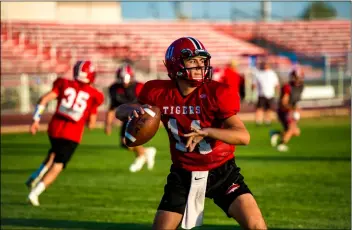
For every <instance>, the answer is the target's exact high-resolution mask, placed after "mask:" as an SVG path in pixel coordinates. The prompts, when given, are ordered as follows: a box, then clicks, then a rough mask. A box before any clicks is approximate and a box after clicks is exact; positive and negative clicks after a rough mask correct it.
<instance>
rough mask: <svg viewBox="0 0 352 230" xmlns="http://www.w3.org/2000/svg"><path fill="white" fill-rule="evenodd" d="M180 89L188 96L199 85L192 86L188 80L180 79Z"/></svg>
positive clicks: (178, 82)
mask: <svg viewBox="0 0 352 230" xmlns="http://www.w3.org/2000/svg"><path fill="white" fill-rule="evenodd" d="M177 84H178V89H179V90H180V93H181V94H182V95H183V96H187V95H189V94H190V93H192V92H193V91H194V90H195V89H196V88H197V87H191V86H190V85H189V84H188V83H187V82H186V81H184V80H178V81H177Z"/></svg>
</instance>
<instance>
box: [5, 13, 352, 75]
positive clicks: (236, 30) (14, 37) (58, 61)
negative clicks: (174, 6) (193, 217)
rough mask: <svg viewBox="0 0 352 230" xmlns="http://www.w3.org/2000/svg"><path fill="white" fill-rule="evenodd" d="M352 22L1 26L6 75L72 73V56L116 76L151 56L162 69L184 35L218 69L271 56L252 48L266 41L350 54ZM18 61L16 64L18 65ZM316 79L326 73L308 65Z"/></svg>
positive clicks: (304, 50) (281, 60) (282, 62)
mask: <svg viewBox="0 0 352 230" xmlns="http://www.w3.org/2000/svg"><path fill="white" fill-rule="evenodd" d="M350 25H351V23H350V22H349V21H347V20H333V21H293V22H287V21H281V22H259V23H255V22H240V23H237V22H236V23H215V24H214V23H209V22H194V21H193V22H188V21H187V22H160V21H159V22H125V23H121V24H115V25H89V24H83V25H82V24H60V23H44V22H40V23H38V22H6V21H5V22H2V24H1V28H2V30H1V42H2V57H1V61H2V65H1V72H2V73H21V72H29V73H31V72H33V73H38V72H56V73H63V74H64V73H67V72H69V71H70V69H71V63H72V60H71V58H74V59H82V58H89V59H93V60H99V65H98V71H99V72H107V73H111V72H114V71H115V68H116V66H115V65H114V64H113V62H112V61H111V60H114V59H124V58H128V59H130V60H132V61H136V60H138V62H139V64H140V67H141V68H145V69H146V70H148V68H149V62H148V59H149V58H151V57H152V58H154V59H156V60H160V61H159V62H158V64H157V69H158V70H160V69H162V70H163V69H164V68H163V63H162V60H163V56H164V52H165V49H166V47H167V46H168V45H169V44H170V42H172V41H173V40H174V39H176V38H178V37H180V36H194V37H197V38H199V39H200V40H202V41H203V42H204V43H205V44H206V45H207V48H208V50H209V52H210V53H212V54H213V59H212V63H213V65H215V66H221V65H224V64H226V63H225V62H228V60H230V59H231V58H233V57H236V58H237V60H238V63H239V64H240V65H241V64H248V56H249V55H267V54H268V53H269V52H268V50H266V49H265V47H260V46H258V45H255V44H253V41H254V40H255V39H265V40H267V41H270V42H272V43H274V44H277V45H278V46H282V47H285V48H287V49H290V50H292V51H293V52H296V53H298V54H304V55H306V56H312V57H313V56H319V55H322V54H334V53H347V51H348V49H349V48H350V46H351V43H350V39H349V34H350V31H351V29H350ZM270 58H271V60H272V61H273V62H274V63H276V65H277V66H279V67H280V66H282V67H283V68H287V67H289V66H291V65H292V63H291V61H290V60H289V59H288V58H287V57H282V56H276V55H271V56H270ZM14 60H16V64H14ZM331 61H332V62H331V63H332V64H334V63H345V62H347V59H346V57H344V56H339V57H332V59H331ZM303 68H304V69H305V71H306V72H307V73H310V75H311V76H313V77H314V76H322V72H321V71H319V70H318V71H317V70H315V69H313V68H312V67H311V66H309V65H308V66H303Z"/></svg>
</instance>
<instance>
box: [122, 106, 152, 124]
mask: <svg viewBox="0 0 352 230" xmlns="http://www.w3.org/2000/svg"><path fill="white" fill-rule="evenodd" d="M145 108H149V109H151V108H152V106H150V105H147V104H145V105H142V106H140V107H138V108H136V109H135V110H133V111H132V113H131V115H129V116H128V120H132V118H134V117H139V114H144V113H145V112H144V109H145Z"/></svg>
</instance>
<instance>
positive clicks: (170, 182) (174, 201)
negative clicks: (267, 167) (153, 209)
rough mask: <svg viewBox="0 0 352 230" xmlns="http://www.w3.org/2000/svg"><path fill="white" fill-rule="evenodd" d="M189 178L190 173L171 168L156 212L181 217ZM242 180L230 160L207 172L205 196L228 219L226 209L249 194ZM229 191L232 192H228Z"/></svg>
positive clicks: (238, 170) (189, 182)
mask: <svg viewBox="0 0 352 230" xmlns="http://www.w3.org/2000/svg"><path fill="white" fill-rule="evenodd" d="M191 177H192V173H191V172H189V171H186V170H184V169H181V168H175V167H173V166H171V169H170V174H169V175H168V177H167V184H166V185H165V187H164V195H163V197H162V199H161V201H160V204H159V207H158V210H164V211H170V212H177V213H180V214H182V215H183V214H184V211H185V208H186V203H187V199H188V193H189V189H190V186H191ZM243 179H244V177H243V176H242V175H241V174H240V168H239V167H237V165H236V163H235V160H234V159H231V160H229V161H227V162H226V163H225V164H223V165H222V166H220V167H218V168H216V169H212V170H210V171H209V175H208V182H207V189H206V194H205V196H206V197H208V198H210V199H213V201H214V203H215V204H216V205H218V206H219V207H220V208H221V209H222V210H223V211H224V212H225V213H226V214H227V216H228V217H230V216H229V214H228V209H229V207H230V205H231V204H232V202H233V201H234V200H235V199H236V198H237V197H238V196H240V195H242V194H245V193H251V191H250V190H249V188H248V187H247V185H246V184H245V183H244V180H243ZM238 186H239V187H238ZM231 188H233V189H231ZM231 190H234V191H232V192H230V191H231ZM251 194H252V193H251Z"/></svg>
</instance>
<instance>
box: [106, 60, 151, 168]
mask: <svg viewBox="0 0 352 230" xmlns="http://www.w3.org/2000/svg"><path fill="white" fill-rule="evenodd" d="M142 87H143V84H142V83H140V82H137V81H135V76H134V70H133V68H132V66H131V65H129V64H124V65H122V66H121V67H120V68H118V69H117V71H116V82H115V83H113V84H112V85H111V86H110V87H109V98H110V106H109V109H108V111H107V113H106V118H105V134H106V135H110V134H111V127H112V122H113V120H114V117H115V116H114V113H115V109H116V108H117V107H118V106H119V105H122V104H125V103H136V102H137V96H138V94H139V92H140V91H141V89H142ZM126 125H127V122H126V121H122V127H121V131H120V137H121V147H123V148H128V149H129V150H131V151H133V152H135V153H136V159H135V161H134V162H133V163H132V164H131V166H130V171H131V172H137V171H140V170H141V169H142V167H143V165H144V164H145V163H147V165H148V169H149V170H152V169H153V167H154V162H155V161H154V158H155V154H156V149H155V148H154V147H148V148H144V147H143V146H136V147H127V146H126V145H125V144H124V143H125V140H124V138H125V128H126Z"/></svg>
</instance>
